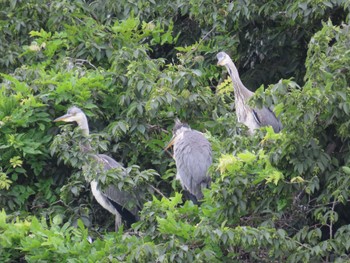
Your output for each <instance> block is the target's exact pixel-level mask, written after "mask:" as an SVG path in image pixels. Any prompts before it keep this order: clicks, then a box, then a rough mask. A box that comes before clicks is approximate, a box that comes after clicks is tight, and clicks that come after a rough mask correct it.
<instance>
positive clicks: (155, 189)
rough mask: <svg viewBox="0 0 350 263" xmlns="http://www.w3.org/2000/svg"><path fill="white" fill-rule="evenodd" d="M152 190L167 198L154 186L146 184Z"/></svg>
mask: <svg viewBox="0 0 350 263" xmlns="http://www.w3.org/2000/svg"><path fill="white" fill-rule="evenodd" d="M148 186H150V187H151V188H152V189H153V190H154V191H156V192H157V193H158V194H159V195H161V196H162V197H164V198H167V197H166V196H165V195H164V194H163V193H162V192H161V191H160V190H159V189H157V188H155V187H154V186H153V185H151V184H148Z"/></svg>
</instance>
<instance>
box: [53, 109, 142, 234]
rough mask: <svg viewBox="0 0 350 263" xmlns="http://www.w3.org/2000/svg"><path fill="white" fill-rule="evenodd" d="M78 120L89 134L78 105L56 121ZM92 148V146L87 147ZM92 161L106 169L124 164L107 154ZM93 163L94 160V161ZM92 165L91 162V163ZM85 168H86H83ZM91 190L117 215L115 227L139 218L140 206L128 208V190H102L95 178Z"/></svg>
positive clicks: (85, 120) (129, 197)
mask: <svg viewBox="0 0 350 263" xmlns="http://www.w3.org/2000/svg"><path fill="white" fill-rule="evenodd" d="M58 121H64V122H76V123H77V124H78V127H79V128H80V129H81V130H82V132H83V135H85V136H89V125H88V121H87V118H86V115H85V114H84V112H83V111H82V110H81V109H79V108H78V107H75V106H73V107H71V108H69V109H68V111H67V113H66V114H65V115H63V116H61V117H58V118H57V119H55V120H54V122H58ZM87 148H90V147H87ZM92 158H93V159H92V161H94V160H95V161H97V162H98V164H100V165H101V166H102V167H103V169H104V170H105V171H107V170H110V169H113V168H122V169H123V167H122V165H121V164H119V163H118V162H117V161H115V160H114V159H113V158H111V157H109V156H107V155H105V154H93V155H92ZM92 163H93V162H92ZM90 165H91V164H90ZM83 169H84V168H83ZM90 186H91V191H92V194H93V195H94V197H95V199H96V201H97V202H98V203H99V204H100V205H101V206H102V207H103V208H105V209H106V210H108V211H109V212H110V213H112V214H113V215H115V229H116V231H117V230H118V228H119V226H120V225H121V224H122V219H124V220H126V221H127V223H128V224H129V225H130V224H132V223H134V222H136V220H137V217H138V216H137V214H138V211H139V209H138V207H137V206H135V207H133V208H132V209H127V208H126V207H125V205H126V204H127V203H128V202H129V201H130V199H131V198H133V197H132V194H130V193H129V192H126V191H121V190H119V189H118V188H116V187H115V186H113V185H111V186H108V187H107V188H106V189H105V190H102V189H101V188H100V186H99V183H98V180H97V179H94V180H92V181H91V182H90Z"/></svg>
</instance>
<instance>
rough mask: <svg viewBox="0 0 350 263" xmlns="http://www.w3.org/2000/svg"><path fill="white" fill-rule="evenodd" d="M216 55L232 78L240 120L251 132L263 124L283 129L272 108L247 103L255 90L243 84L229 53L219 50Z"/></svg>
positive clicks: (279, 129) (237, 113)
mask: <svg viewBox="0 0 350 263" xmlns="http://www.w3.org/2000/svg"><path fill="white" fill-rule="evenodd" d="M216 57H217V59H218V63H217V64H218V65H219V66H225V67H226V68H227V71H228V73H229V75H230V77H231V79H232V84H233V89H234V93H235V108H236V115H237V119H238V122H240V123H243V124H245V125H246V126H247V127H248V128H249V132H250V134H253V133H254V130H255V129H258V128H260V127H262V126H272V128H273V130H274V131H275V132H276V133H277V132H279V131H281V129H282V124H281V122H280V120H279V119H278V118H277V117H276V115H275V113H274V112H273V111H272V110H271V109H270V108H267V107H262V108H261V109H259V108H251V107H250V106H249V105H248V104H247V102H248V100H249V99H250V97H252V96H253V95H254V92H252V91H250V90H248V89H247V88H246V87H245V86H244V85H243V83H242V81H241V79H240V77H239V74H238V70H237V68H236V66H235V64H234V63H233V61H232V60H231V58H230V57H229V55H227V54H226V53H225V52H219V53H218V54H217V56H216Z"/></svg>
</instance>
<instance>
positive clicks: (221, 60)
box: [216, 58, 225, 66]
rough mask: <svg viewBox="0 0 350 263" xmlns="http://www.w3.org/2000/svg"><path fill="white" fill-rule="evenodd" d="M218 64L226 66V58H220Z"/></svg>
mask: <svg viewBox="0 0 350 263" xmlns="http://www.w3.org/2000/svg"><path fill="white" fill-rule="evenodd" d="M216 65H217V66H225V59H223V58H222V59H220V60H219V61H218V63H217V64H216Z"/></svg>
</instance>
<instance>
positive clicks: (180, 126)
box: [173, 118, 191, 137]
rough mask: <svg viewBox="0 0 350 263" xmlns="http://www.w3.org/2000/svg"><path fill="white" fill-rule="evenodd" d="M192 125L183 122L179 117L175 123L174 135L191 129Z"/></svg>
mask: <svg viewBox="0 0 350 263" xmlns="http://www.w3.org/2000/svg"><path fill="white" fill-rule="evenodd" d="M190 129H191V128H190V126H189V125H188V124H187V123H183V122H181V121H180V120H179V119H178V118H176V119H175V125H174V128H173V135H174V137H176V136H177V135H179V134H180V133H181V132H183V131H184V130H190Z"/></svg>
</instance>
